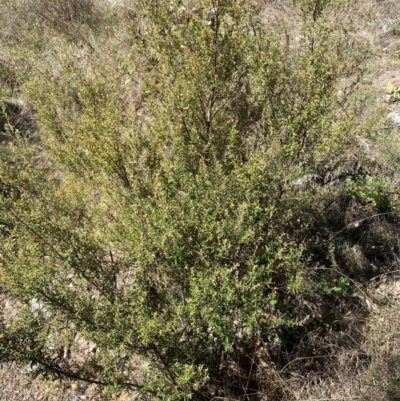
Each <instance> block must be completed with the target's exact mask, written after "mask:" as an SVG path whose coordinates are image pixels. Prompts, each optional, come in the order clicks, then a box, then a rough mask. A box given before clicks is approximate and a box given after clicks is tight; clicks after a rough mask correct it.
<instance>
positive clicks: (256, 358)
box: [0, 0, 400, 401]
mask: <svg viewBox="0 0 400 401" xmlns="http://www.w3.org/2000/svg"><path fill="white" fill-rule="evenodd" d="M8 3H10V4H11V3H12V4H14V6H12V7H11V6H10V7H8V8H7V9H6V7H4V6H0V18H1V20H2V21H3V20H4V21H7V24H5V25H4V26H3V27H2V28H1V29H0V35H1V38H3V39H5V38H7V40H11V39H12V40H14V41H15V43H21V42H24V41H25V42H27V41H28V40H31V42H32V44H33V45H34V44H35V43H36V42H37V41H38V39H37V38H28V37H27V36H25V35H26V33H23V28H24V25H23V21H21V20H19V19H18V18H19V17H18V15H17V14H12V12H16V10H17V9H18V7H15V4H16V1H14V2H12V1H11V0H8ZM100 3H101V2H100ZM100 3H95V2H93V1H92V0H85V1H78V0H68V1H60V0H58V1H50V0H40V1H28V2H27V3H25V5H26V6H27V7H28V9H30V10H31V11H33V12H34V13H35V14H36V16H37V17H38V20H39V21H41V23H42V24H43V26H44V31H43V35H44V38H45V40H44V41H43V43H44V44H42V46H44V47H43V48H42V49H41V51H42V52H43V53H42V54H43V57H52V52H54V50H55V49H56V48H57V49H62V50H63V51H65V52H74V53H75V54H76V57H77V60H78V65H79V67H80V68H82V69H87V68H88V65H89V64H90V63H93V62H95V63H98V65H100V64H104V65H108V66H109V67H107V68H105V70H107V69H109V71H108V72H109V73H111V72H112V66H113V65H115V64H113V62H114V63H115V55H116V54H117V55H118V57H121V59H123V58H124V57H126V55H127V52H128V51H129V46H130V39H129V36H130V35H131V34H132V32H133V31H134V26H133V25H134V24H135V16H134V9H133V7H132V6H131V5H130V4H129V2H127V1H124V2H122V1H118V2H115V4H114V5H113V7H115V8H114V9H113V12H114V13H115V16H116V17H115V19H116V21H130V24H131V27H130V28H127V26H128V25H129V24H126V25H124V24H122V23H121V24H118V23H116V22H115V21H114V22H113V21H110V20H109V19H108V16H106V15H104V10H109V8H107V7H109V5H106V3H104V4H103V3H102V6H101V7H104V8H101V7H100V6H99V4H100ZM110 3H111V2H110ZM260 5H261V6H262V7H261V10H262V12H263V13H264V14H265V16H266V20H268V21H270V22H271V23H273V22H274V21H276V20H277V19H279V18H289V19H290V18H293V21H294V12H293V9H292V7H291V5H290V1H288V0H269V1H261V2H260ZM1 7H3V8H1ZM25 10H26V9H25ZM19 12H22V11H19ZM1 13H2V14H1ZM10 17H12V18H10ZM336 17H337V18H340V19H341V20H342V21H343V22H345V21H346V22H348V21H350V20H351V21H352V26H353V29H352V32H351V33H350V40H351V43H350V44H351V46H352V49H353V51H354V52H359V53H360V56H362V54H363V52H364V49H368V53H369V54H370V55H372V56H371V57H370V58H369V59H368V60H367V62H366V67H365V73H364V78H363V80H362V82H361V83H360V85H359V91H360V94H361V95H362V96H361V100H360V102H361V103H362V104H361V106H360V110H361V112H360V116H359V117H360V127H361V128H359V136H358V144H357V145H356V146H355V149H357V152H358V154H357V155H356V156H352V157H354V159H351V160H353V161H354V160H355V161H359V160H362V162H363V163H364V164H365V168H367V169H369V170H374V172H379V174H381V176H382V177H383V178H385V177H387V178H388V179H390V180H391V182H395V183H396V182H399V183H400V174H399V173H398V172H397V171H396V161H397V159H398V156H397V154H398V151H400V133H399V132H398V129H396V128H393V127H388V126H387V122H386V115H387V113H388V112H389V111H399V112H400V102H393V103H387V101H386V99H387V97H386V95H387V94H386V88H387V86H388V84H393V85H400V33H398V31H397V29H398V28H397V26H398V24H400V7H399V5H398V0H383V1H376V0H358V1H355V2H354V3H353V4H352V6H351V7H350V8H345V9H344V10H343V12H342V14H340V15H337V16H336ZM10 21H11V22H10ZM132 26H133V27H132ZM25 28H26V27H25ZM293 30H294V36H295V35H296V32H295V27H294V26H293ZM399 31H400V29H399ZM50 32H57V33H58V34H59V35H61V36H63V37H65V38H66V40H65V41H64V40H63V39H60V38H55V37H54V34H52V33H50ZM71 38H72V39H75V40H78V41H80V40H82V43H83V44H84V46H82V47H81V48H77V46H75V45H74V44H71ZM42 39H43V37H42ZM299 40H301V38H299ZM113 48H115V49H118V50H115V51H114V50H110V49H113ZM3 58H4V59H7V60H10V61H9V63H11V64H12V65H18V57H16V56H15V54H14V53H13V51H12V49H9V48H8V49H7V48H4V49H0V59H3ZM88 60H90V63H89V62H88ZM1 65H2V64H1V63H0V67H1ZM18 68H20V69H21V70H20V71H21V72H26V70H25V68H26V67H18ZM1 71H2V70H1V68H0V87H2V88H8V89H9V87H10V85H11V84H10V82H11V81H10V79H11V78H10V77H11V76H10V77H9V76H6V74H5V73H4V74H3V75H2V73H1ZM4 71H5V70H4ZM21 72H20V73H19V75H18V73H17V74H16V75H12V80H13V82H12V85H13V89H12V90H11V92H12V93H13V95H14V94H17V95H19V96H21V97H22V96H23V94H20V93H19V92H18V90H17V89H16V88H17V87H18V79H22V76H23V74H22V73H21ZM8 89H7V91H8ZM4 90H5V89H4ZM7 91H5V92H4V93H10V91H8V92H7ZM131 91H132V93H131V102H132V104H135V102H140V99H138V97H139V94H138V93H136V92H135V91H137V88H135V87H132V88H131ZM0 93H3V92H0ZM6 102H10V100H7V101H6ZM4 104H5V105H7V104H11V103H4ZM15 104H23V103H18V102H16V103H15ZM129 107H130V106H129ZM11 112H12V110H11ZM8 114H12V113H10V111H9V112H8ZM14 114H15V116H14ZM14 114H12V115H11V117H12V118H16V120H15V122H14V123H13V125H14V126H15V128H18V129H21V130H25V128H24V126H21V127H18V125H17V124H18V121H23V120H18V118H19V116H21V113H14ZM22 115H23V114H22ZM377 121H380V126H381V132H378V133H377V132H375V131H376V129H377V128H376V127H379V124H377ZM11 122H12V121H11ZM369 127H374V130H375V131H374V133H375V134H376V135H377V136H373V135H369V134H368V135H366V132H365V131H368V129H369ZM363 130H365V131H363ZM370 134H371V133H370ZM377 160H380V161H382V160H385V161H386V162H387V164H386V165H385V164H382V162H380V163H378V162H376V161H377ZM349 163H350V162H349ZM346 202H347V203H346ZM335 207H336V209H335ZM335 207H333V208H332V216H331V217H332V224H335V227H334V228H335V230H336V231H337V232H339V231H340V230H342V229H343V228H345V227H347V228H346V229H345V230H343V231H342V232H341V233H340V234H338V235H337V237H336V238H335V241H336V244H337V245H339V246H338V255H337V256H338V258H339V262H340V263H341V264H343V265H345V266H347V270H346V273H347V274H348V275H349V276H351V278H354V279H357V278H360V277H361V276H362V275H365V277H363V285H364V287H363V288H362V291H360V292H359V293H358V294H357V295H354V299H350V298H349V300H348V301H349V303H348V304H346V305H344V304H343V305H335V313H336V315H335V318H336V321H337V327H338V328H337V329H336V330H334V329H333V328H332V327H331V328H327V329H326V330H325V331H324V332H322V331H321V330H320V329H319V328H313V327H311V326H310V327H308V328H307V332H302V333H299V337H298V338H297V339H296V344H297V350H296V354H293V353H292V354H291V351H290V350H286V355H284V356H283V357H282V355H281V356H280V357H279V358H278V357H276V358H274V350H273V345H271V344H269V345H265V344H258V346H257V350H256V351H255V352H254V354H253V358H252V359H251V361H250V362H251V363H252V364H253V365H254V370H252V375H253V378H254V380H255V381H257V382H258V388H257V389H256V390H255V392H256V395H257V397H258V398H259V399H261V400H265V401H267V400H278V399H279V400H282V401H284V400H288V401H289V400H297V401H303V400H304V401H317V400H318V401H328V400H337V401H339V400H365V401H370V400H371V401H397V400H400V385H399V384H398V383H399V382H398V380H399V379H400V346H399V345H400V335H399V333H400V323H398V322H399V321H400V307H399V305H398V303H397V300H396V299H394V298H393V297H392V293H393V291H394V290H393V288H395V287H396V285H397V284H396V283H398V282H397V281H395V280H394V279H393V280H392V282H391V284H390V285H392V286H393V287H390V285H389V284H387V283H383V282H382V280H383V278H387V277H389V275H388V273H389V272H390V271H393V270H398V269H399V268H400V265H399V263H398V262H399V260H398V259H396V257H397V256H398V255H399V252H400V251H399V250H400V236H399V234H398V233H397V227H398V222H397V221H395V220H393V219H392V220H390V219H387V218H385V217H384V216H381V217H377V218H371V213H372V211H371V209H368V208H367V207H366V208H363V209H360V207H359V205H356V204H354V202H353V203H352V201H340V202H339V201H338V202H337V203H336V205H335ZM338 216H339V217H338ZM329 218H330V216H326V219H328V220H329ZM364 219H366V220H364ZM357 221H362V224H361V225H360V226H357V227H360V229H358V230H357V229H356V228H357V227H355V225H354V223H356V222H357ZM352 224H353V225H352ZM374 247H375V248H374ZM379 247H382V249H381V248H379ZM378 248H379V249H378ZM376 276H379V277H380V281H381V282H380V284H379V283H378V281H379V280H377V279H375V278H374V277H376ZM393 283H395V284H393ZM396 288H397V287H396ZM367 294H368V295H370V296H371V299H372V300H373V301H374V302H373V307H371V306H370V305H369V304H368V302H367V299H366V295H367ZM349 305H350V306H351V307H349ZM301 307H303V308H304V311H305V313H310V310H312V309H313V305H307V300H306V299H304V303H303V305H301ZM346 308H347V309H346ZM367 310H369V312H370V313H371V315H370V317H369V318H367ZM276 346H277V347H279V344H277V345H276ZM316 350H317V351H318V352H316ZM281 351H282V350H280V352H281ZM283 354H284V352H283ZM271 355H272V357H271ZM247 362H249V361H247ZM240 365H241V363H240V362H239V361H238V363H237V365H235V366H232V368H231V369H232V372H231V373H232V374H233V375H237V376H238V382H240V386H252V385H253V384H252V383H251V377H249V376H247V377H243V375H242V373H241V369H242V368H241V366H240ZM253 365H252V366H253ZM252 369H253V368H252ZM25 373H26V372H25V371H24V370H23V369H21V368H17V367H16V366H15V365H13V364H11V365H3V366H2V367H1V370H0V400H9V401H23V400H49V401H50V400H58V401H64V400H65V401H67V400H68V401H69V400H74V401H75V400H89V399H91V400H97V399H100V398H101V394H99V393H96V391H97V390H96V389H95V388H93V387H90V386H88V385H87V384H86V385H85V384H84V383H77V382H71V381H65V382H62V383H60V382H50V384H49V383H48V382H46V381H45V380H43V379H42V378H41V377H38V378H36V379H29V378H27V376H26V375H25ZM118 397H119V398H118ZM118 397H116V398H115V399H116V400H117V399H119V400H121V401H122V400H124V401H125V400H126V401H127V400H134V399H137V395H128V394H122V395H119V396H118ZM234 397H235V396H234V394H232V398H234Z"/></svg>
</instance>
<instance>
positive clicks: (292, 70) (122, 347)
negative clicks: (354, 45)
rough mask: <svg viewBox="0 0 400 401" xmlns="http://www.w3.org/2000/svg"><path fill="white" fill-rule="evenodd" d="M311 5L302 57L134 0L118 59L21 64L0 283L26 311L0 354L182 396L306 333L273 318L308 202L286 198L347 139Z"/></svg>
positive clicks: (243, 19) (319, 171) (334, 72)
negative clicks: (33, 119)
mask: <svg viewBox="0 0 400 401" xmlns="http://www.w3.org/2000/svg"><path fill="white" fill-rule="evenodd" d="M314 3H315V2H311V1H310V2H309V4H310V5H312V4H314ZM320 3H321V5H320V6H318V7H317V8H315V10H316V11H315V15H313V17H312V18H311V19H310V18H309V13H310V10H309V9H308V8H307V7H305V6H306V5H307V4H308V2H304V3H302V6H304V7H305V8H304V7H303V8H302V15H303V19H302V20H301V21H300V28H301V32H302V35H303V36H304V45H303V46H302V47H301V48H299V49H295V48H294V47H293V46H291V43H290V40H289V42H288V41H287V35H285V27H278V28H276V29H273V28H269V27H268V26H267V25H266V24H265V23H264V22H263V21H262V19H261V17H260V16H259V15H258V14H257V12H256V10H255V8H253V7H252V6H251V4H250V2H248V1H241V0H220V1H218V2H216V3H215V7H216V11H215V12H214V15H213V16H212V19H211V20H209V21H208V22H209V23H207V19H206V18H205V17H203V16H202V13H193V12H191V10H190V8H189V7H187V8H186V7H185V6H183V5H182V4H177V3H171V2H170V1H164V0H160V1H158V2H154V1H150V0H149V1H146V0H143V1H142V2H140V6H141V7H140V8H139V9H138V11H137V14H138V18H137V20H138V21H140V22H138V26H137V27H135V29H136V36H135V40H132V43H130V46H129V51H124V47H123V45H121V46H116V47H115V48H107V52H106V51H104V53H105V54H104V55H103V57H99V55H98V54H96V52H90V51H89V52H88V53H87V54H86V55H85V59H84V60H82V59H81V58H78V57H76V55H74V54H64V53H62V52H60V53H57V52H56V51H54V53H51V54H52V59H51V60H50V61H49V60H48V59H46V58H43V59H42V58H38V59H37V60H35V69H34V70H33V71H32V72H31V74H30V76H29V77H28V78H26V79H25V80H24V82H23V86H24V90H25V91H26V94H27V96H28V98H29V101H30V103H31V104H32V105H33V107H34V109H35V111H36V115H37V119H38V123H39V126H40V137H41V142H40V145H32V144H31V143H29V141H27V140H25V139H23V138H18V140H16V141H15V142H14V143H12V144H10V147H9V151H10V154H11V155H12V156H11V158H12V160H13V162H12V163H3V164H2V165H1V169H0V179H1V182H4V184H5V185H7V186H9V187H10V188H15V191H11V193H2V194H1V204H0V219H2V220H3V219H4V220H11V221H12V227H13V228H12V230H11V233H10V235H8V236H4V237H3V241H2V242H1V245H0V277H1V278H0V285H1V286H2V287H3V288H5V289H7V291H9V292H10V293H12V295H13V296H14V297H16V298H17V299H18V300H20V302H21V305H23V306H21V310H20V313H21V314H23V316H24V318H22V317H21V318H19V319H16V321H15V322H13V324H11V325H9V326H7V327H3V329H2V337H1V351H0V359H3V360H6V359H11V360H13V359H15V360H18V361H20V362H23V361H26V362H33V363H34V364H37V365H38V366H39V367H41V368H43V369H45V370H50V371H53V372H55V373H58V374H64V375H67V376H68V375H69V376H72V377H77V376H78V377H80V378H82V379H84V380H88V381H94V382H95V383H98V384H101V385H104V386H106V388H107V389H108V390H109V391H114V390H116V389H120V388H128V389H139V390H141V391H143V392H144V393H147V394H152V395H154V396H156V397H158V398H166V399H168V400H180V399H189V398H191V397H193V396H198V397H202V396H210V395H212V391H213V390H212V388H213V387H212V386H215V385H220V383H221V381H222V382H226V380H227V375H228V368H227V366H228V365H229V364H228V363H227V360H228V359H229V358H230V357H231V355H232V353H233V352H235V350H237V349H240V347H243V344H246V345H247V346H248V347H250V346H251V345H252V344H255V343H256V341H257V339H260V338H268V337H276V336H277V334H276V333H277V332H278V330H279V328H280V327H281V326H285V327H298V326H301V325H302V324H304V321H305V319H304V315H302V314H299V315H296V313H292V311H290V310H288V309H287V308H285V305H286V302H287V300H288V299H295V297H296V296H298V294H300V293H301V291H302V289H303V281H304V275H305V270H306V269H307V267H308V259H307V257H308V255H307V246H308V245H309V244H308V238H307V237H306V235H305V233H306V228H307V224H308V223H307V222H303V211H304V210H305V209H306V208H307V207H312V204H313V201H314V198H313V195H314V194H315V192H313V190H310V191H308V190H306V189H304V191H303V190H299V189H296V188H294V186H293V184H292V183H293V182H295V181H296V180H298V179H300V178H301V177H304V176H305V175H309V176H317V175H323V174H324V172H325V171H324V169H326V167H325V166H326V165H327V160H331V158H332V155H333V156H335V157H336V155H339V154H340V149H341V146H342V144H343V143H344V138H346V135H347V134H348V132H349V131H350V129H351V124H352V120H351V118H350V117H349V116H348V115H347V110H346V109H341V108H340V107H339V106H338V104H337V101H336V91H337V85H338V82H339V80H340V77H341V76H342V74H345V73H349V71H346V64H345V63H344V56H343V52H341V49H342V46H343V42H341V41H340V36H335V37H334V38H333V39H332V38H331V34H332V25H331V22H330V21H331V19H330V18H329V17H328V14H326V17H324V15H325V13H328V11H329V7H330V6H329V2H318V4H320ZM57 4H58V3H57ZM322 5H323V6H324V7H322ZM198 7H199V9H201V8H203V9H204V10H208V7H209V4H208V3H207V2H199V5H198ZM78 39H79V38H78ZM82 43H83V44H84V43H85V41H82ZM135 96H136V98H135ZM337 157H339V156H337ZM379 188H381V187H379ZM374 193H375V192H374V190H371V193H368V196H369V197H372V198H371V199H372V200H373V201H374V202H376V206H377V207H379V202H380V201H381V198H379V196H378V195H376V196H375V197H373V196H374V195H373V194H374ZM347 286H348V283H347V282H346V281H345V280H343V279H339V280H338V282H337V283H336V284H335V287H332V291H334V292H336V293H340V292H344V291H345V289H346V288H347ZM32 300H37V302H40V305H43V307H41V311H42V312H41V313H39V312H38V311H37V308H36V309H35V308H32ZM61 333H63V334H62V335H61ZM77 336H78V337H79V338H84V339H85V341H89V342H90V341H91V342H93V343H95V344H96V349H97V352H96V353H95V354H94V355H87V358H86V361H85V363H80V362H79V361H78V360H76V361H74V362H73V363H70V364H68V363H67V362H66V361H65V357H63V356H62V355H61V354H62V353H61V354H60V352H56V351H55V350H60V349H61V350H63V349H70V350H72V354H74V355H76V354H77V353H79V341H78V340H77ZM235 385H236V384H235V383H230V384H228V386H227V387H228V389H229V386H231V387H232V388H233V387H234V386H235ZM226 391H228V390H226ZM241 391H244V390H243V389H241ZM244 392H246V391H244Z"/></svg>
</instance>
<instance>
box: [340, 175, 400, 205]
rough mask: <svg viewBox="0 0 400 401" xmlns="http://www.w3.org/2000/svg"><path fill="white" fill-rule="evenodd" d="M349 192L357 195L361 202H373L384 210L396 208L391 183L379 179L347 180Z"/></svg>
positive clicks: (372, 203)
mask: <svg viewBox="0 0 400 401" xmlns="http://www.w3.org/2000/svg"><path fill="white" fill-rule="evenodd" d="M346 191H347V193H349V194H351V195H353V196H355V197H356V198H357V199H358V200H359V201H360V202H362V203H365V204H371V205H372V206H374V207H376V208H377V209H378V210H380V211H382V212H388V211H393V210H395V203H394V201H393V194H392V189H391V185H390V183H389V182H387V181H382V180H379V179H365V178H362V179H358V180H352V179H350V178H348V179H347V180H346Z"/></svg>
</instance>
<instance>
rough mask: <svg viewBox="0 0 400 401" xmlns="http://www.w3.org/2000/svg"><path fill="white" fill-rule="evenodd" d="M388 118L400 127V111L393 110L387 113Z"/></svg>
mask: <svg viewBox="0 0 400 401" xmlns="http://www.w3.org/2000/svg"><path fill="white" fill-rule="evenodd" d="M387 119H388V120H389V121H390V122H391V123H392V124H394V125H396V126H398V127H400V113H396V112H395V111H392V112H391V113H389V114H388V115H387Z"/></svg>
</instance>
